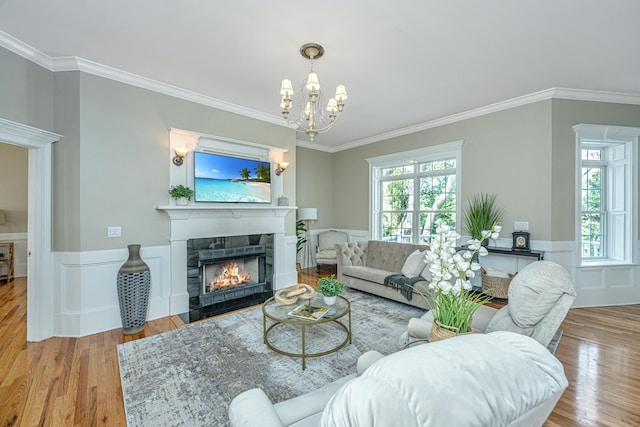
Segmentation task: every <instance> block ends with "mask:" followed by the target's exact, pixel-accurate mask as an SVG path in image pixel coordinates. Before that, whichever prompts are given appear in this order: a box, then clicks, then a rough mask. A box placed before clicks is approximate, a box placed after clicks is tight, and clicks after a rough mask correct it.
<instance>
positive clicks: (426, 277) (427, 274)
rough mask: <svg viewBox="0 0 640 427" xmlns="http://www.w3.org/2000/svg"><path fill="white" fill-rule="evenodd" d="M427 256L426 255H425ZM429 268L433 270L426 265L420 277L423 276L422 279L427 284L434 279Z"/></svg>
mask: <svg viewBox="0 0 640 427" xmlns="http://www.w3.org/2000/svg"><path fill="white" fill-rule="evenodd" d="M425 255H426V254H425ZM429 268H431V265H429V264H427V265H425V267H424V268H423V269H422V272H421V273H420V275H421V276H422V278H423V279H424V280H426V281H427V282H430V281H431V279H432V277H431V271H430V270H429Z"/></svg>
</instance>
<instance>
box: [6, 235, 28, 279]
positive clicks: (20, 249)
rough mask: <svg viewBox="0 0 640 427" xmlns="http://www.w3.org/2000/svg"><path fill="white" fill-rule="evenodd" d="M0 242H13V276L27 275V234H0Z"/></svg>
mask: <svg viewBox="0 0 640 427" xmlns="http://www.w3.org/2000/svg"><path fill="white" fill-rule="evenodd" d="M0 242H13V276H14V277H25V276H26V275H27V258H28V257H27V233H0Z"/></svg>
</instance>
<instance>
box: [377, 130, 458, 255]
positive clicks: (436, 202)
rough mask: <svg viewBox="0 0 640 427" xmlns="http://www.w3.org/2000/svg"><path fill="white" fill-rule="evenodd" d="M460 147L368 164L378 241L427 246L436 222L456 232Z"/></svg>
mask: <svg viewBox="0 0 640 427" xmlns="http://www.w3.org/2000/svg"><path fill="white" fill-rule="evenodd" d="M461 145H462V143H461V142H457V143H450V144H443V145H440V146H435V147H427V148H423V149H419V150H412V151H408V152H402V153H396V154H392V155H388V156H381V157H376V158H372V159H367V161H368V162H369V164H370V175H371V183H370V184H371V185H370V189H371V198H370V199H371V224H372V227H371V228H372V230H371V231H372V233H371V234H372V237H373V238H374V239H378V240H386V241H393V242H403V243H428V242H429V241H430V240H431V235H432V233H433V232H434V231H435V230H434V228H435V226H434V222H435V220H436V219H438V218H443V219H444V220H445V221H446V222H447V223H448V224H449V225H451V226H452V227H455V226H456V214H457V203H456V192H457V191H456V182H457V174H458V166H459V154H460V147H461Z"/></svg>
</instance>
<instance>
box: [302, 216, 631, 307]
mask: <svg viewBox="0 0 640 427" xmlns="http://www.w3.org/2000/svg"><path fill="white" fill-rule="evenodd" d="M338 230H340V231H345V232H347V233H349V236H350V238H351V241H359V240H368V239H369V237H368V236H369V233H368V231H367V230H345V229H338ZM320 231H324V230H312V235H314V236H317V234H318V232H320ZM466 240H467V238H465V237H464V236H463V238H462V241H466ZM511 244H512V240H511V238H510V237H501V238H499V239H497V241H493V240H492V241H491V242H490V246H498V247H506V248H509V247H511ZM637 247H638V249H637V253H638V254H640V242H638V243H637ZM531 249H533V250H537V251H544V259H545V260H546V261H553V262H555V263H558V264H560V265H562V266H563V267H564V268H566V269H567V271H568V272H569V274H570V275H571V278H572V280H573V283H574V285H575V287H576V292H577V294H578V296H577V298H576V301H575V303H574V304H573V307H576V308H577V307H597V306H609V305H628V304H640V265H637V264H630V265H611V266H590V267H581V266H577V265H576V261H575V260H576V259H577V257H576V253H575V250H576V244H575V242H573V241H546V240H532V241H531ZM534 261H535V258H530V257H519V256H511V255H500V254H490V255H488V256H486V257H483V258H482V259H481V264H482V265H483V266H486V267H492V268H496V269H499V270H502V271H506V272H509V273H515V272H517V271H520V270H522V269H523V268H524V267H525V266H526V265H528V264H530V263H532V262H534Z"/></svg>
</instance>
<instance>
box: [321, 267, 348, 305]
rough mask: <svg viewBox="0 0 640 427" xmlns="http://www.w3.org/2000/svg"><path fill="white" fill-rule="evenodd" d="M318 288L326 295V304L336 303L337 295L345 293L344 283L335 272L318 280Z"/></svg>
mask: <svg viewBox="0 0 640 427" xmlns="http://www.w3.org/2000/svg"><path fill="white" fill-rule="evenodd" d="M316 290H317V291H318V292H320V293H321V294H322V295H323V296H324V303H325V304H327V305H333V304H335V303H336V298H337V296H338V295H341V294H343V293H344V283H343V282H341V281H339V280H338V279H336V276H335V274H332V275H331V277H322V278H321V279H320V280H318V287H317V288H316Z"/></svg>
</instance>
